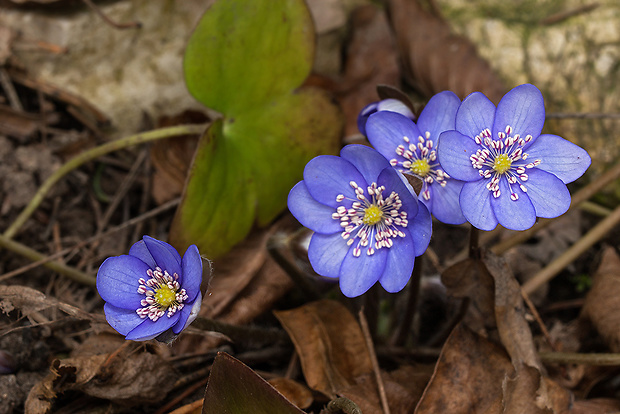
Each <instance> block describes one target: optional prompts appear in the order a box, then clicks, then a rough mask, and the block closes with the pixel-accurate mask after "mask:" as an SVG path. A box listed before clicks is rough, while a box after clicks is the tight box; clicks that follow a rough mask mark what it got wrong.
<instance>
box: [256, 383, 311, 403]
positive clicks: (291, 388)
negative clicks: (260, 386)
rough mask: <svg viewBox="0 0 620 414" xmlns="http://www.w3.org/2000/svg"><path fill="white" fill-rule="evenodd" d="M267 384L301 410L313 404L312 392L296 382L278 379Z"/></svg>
mask: <svg viewBox="0 0 620 414" xmlns="http://www.w3.org/2000/svg"><path fill="white" fill-rule="evenodd" d="M267 382H269V384H271V386H272V387H273V388H275V389H276V390H278V392H279V393H280V394H282V395H284V396H285V397H286V399H287V400H289V401H290V402H292V403H293V404H295V405H296V406H297V407H299V408H308V407H310V405H311V404H312V401H313V398H312V391H310V390H309V389H308V387H306V386H305V385H303V384H301V383H299V382H297V381H295V380H292V379H290V378H282V377H278V378H272V379H270V380H269V381H267Z"/></svg>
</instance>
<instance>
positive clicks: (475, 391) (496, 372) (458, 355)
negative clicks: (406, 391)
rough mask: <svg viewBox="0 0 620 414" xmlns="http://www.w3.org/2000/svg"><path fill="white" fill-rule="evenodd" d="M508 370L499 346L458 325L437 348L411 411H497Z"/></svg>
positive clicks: (424, 413)
mask: <svg viewBox="0 0 620 414" xmlns="http://www.w3.org/2000/svg"><path fill="white" fill-rule="evenodd" d="M512 372H514V368H513V366H512V364H511V363H510V359H509V358H508V355H507V354H506V352H505V351H504V350H503V349H502V348H501V347H500V346H498V345H496V344H494V343H492V342H491V341H489V340H487V339H485V338H483V337H481V336H480V335H477V334H475V333H474V332H472V331H471V330H470V329H468V328H467V327H466V326H465V325H463V324H459V325H457V326H456V327H455V328H454V330H453V331H452V333H451V334H450V337H449V338H448V340H447V341H446V343H445V345H444V347H443V349H442V351H441V355H440V356H439V360H438V361H437V365H436V367H435V372H434V373H433V377H432V378H431V381H430V383H429V384H428V387H427V388H426V390H425V391H424V394H423V395H422V398H421V400H420V402H419V403H418V406H417V407H416V410H415V414H436V413H450V414H461V413H462V414H469V413H498V414H499V413H500V412H501V411H500V407H501V401H502V381H503V380H504V377H505V376H506V375H510V373H512Z"/></svg>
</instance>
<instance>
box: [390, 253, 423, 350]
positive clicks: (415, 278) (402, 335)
mask: <svg viewBox="0 0 620 414" xmlns="http://www.w3.org/2000/svg"><path fill="white" fill-rule="evenodd" d="M422 257H424V255H423V256H420V257H418V258H417V260H416V261H415V266H414V267H413V272H411V282H410V285H409V292H408V294H409V296H408V298H407V309H406V310H405V316H404V317H403V321H402V323H401V324H400V325H399V326H398V330H397V331H396V334H395V335H394V337H393V339H392V346H403V345H405V342H406V341H407V336H408V335H409V333H410V332H411V324H412V323H413V317H414V316H415V312H416V310H417V308H418V296H419V294H420V282H421V281H422V265H423V264H422Z"/></svg>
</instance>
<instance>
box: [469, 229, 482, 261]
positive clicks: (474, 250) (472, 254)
mask: <svg viewBox="0 0 620 414" xmlns="http://www.w3.org/2000/svg"><path fill="white" fill-rule="evenodd" d="M479 245H480V230H478V229H477V228H475V227H474V226H471V229H470V230H469V258H470V259H479V258H480V247H479Z"/></svg>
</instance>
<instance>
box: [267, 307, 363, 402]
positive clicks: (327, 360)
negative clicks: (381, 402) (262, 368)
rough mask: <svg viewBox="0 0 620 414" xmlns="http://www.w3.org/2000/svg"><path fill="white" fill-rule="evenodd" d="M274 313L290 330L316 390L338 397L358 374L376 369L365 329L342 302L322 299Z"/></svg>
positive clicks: (303, 367) (307, 376)
mask: <svg viewBox="0 0 620 414" xmlns="http://www.w3.org/2000/svg"><path fill="white" fill-rule="evenodd" d="M274 313H275V315H276V317H277V318H278V320H279V321H280V323H281V324H282V326H283V327H284V329H286V331H287V332H288V333H289V335H290V337H291V340H292V341H293V344H294V345H295V350H296V351H297V354H299V358H300V360H301V367H302V370H303V372H304V376H305V378H306V382H307V383H308V386H310V388H312V389H313V390H317V391H320V392H322V393H324V394H326V395H327V396H329V397H330V398H334V397H335V396H336V395H337V394H338V393H340V392H341V391H342V390H343V389H345V388H347V387H349V386H351V385H353V384H355V379H356V378H357V377H359V376H361V375H364V374H371V373H372V372H373V370H372V363H371V360H370V354H369V353H368V348H367V347H366V342H365V340H364V336H363V334H362V330H361V328H360V326H359V324H358V323H357V321H356V320H355V318H354V317H353V315H352V314H351V313H350V312H349V310H348V309H347V308H346V307H344V305H342V304H341V303H339V302H336V301H331V300H320V301H316V302H310V303H308V304H306V305H304V306H301V307H299V308H296V309H292V310H288V311H279V312H274Z"/></svg>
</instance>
